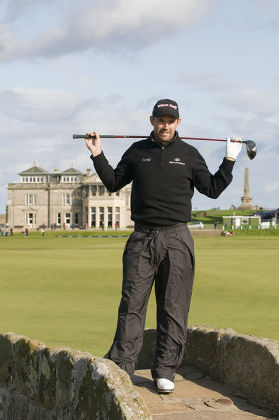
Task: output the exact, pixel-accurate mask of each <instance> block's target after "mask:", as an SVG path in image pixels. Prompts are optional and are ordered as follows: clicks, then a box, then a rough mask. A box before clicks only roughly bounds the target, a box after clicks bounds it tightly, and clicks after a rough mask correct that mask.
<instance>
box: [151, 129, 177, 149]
mask: <svg viewBox="0 0 279 420" xmlns="http://www.w3.org/2000/svg"><path fill="white" fill-rule="evenodd" d="M148 139H149V140H150V141H152V142H154V143H155V144H158V146H160V147H162V146H163V145H162V143H160V142H159V141H157V140H155V138H154V131H152V132H151V133H150V136H149V138H148ZM177 139H179V135H178V132H177V131H175V133H174V136H173V138H172V139H171V140H170V141H169V142H168V143H167V144H165V145H164V147H167V146H168V145H169V144H170V143H173V142H174V141H175V140H177Z"/></svg>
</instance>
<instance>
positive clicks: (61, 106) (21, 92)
mask: <svg viewBox="0 0 279 420" xmlns="http://www.w3.org/2000/svg"><path fill="white" fill-rule="evenodd" d="M89 102H90V100H82V99H81V98H78V97H77V96H76V95H74V94H71V93H69V92H64V91H57V90H48V89H24V88H15V89H9V90H4V91H2V92H0V111H1V112H2V114H3V115H6V116H7V117H9V118H11V119H13V120H18V121H22V122H24V123H30V122H32V123H36V124H38V123H47V124H57V123H59V122H60V121H61V120H63V121H65V120H69V119H72V118H73V116H75V115H76V114H78V113H79V112H80V111H81V109H84V108H85V107H86V106H87V105H88V103H89Z"/></svg>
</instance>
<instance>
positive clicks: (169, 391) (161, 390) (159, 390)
mask: <svg viewBox="0 0 279 420" xmlns="http://www.w3.org/2000/svg"><path fill="white" fill-rule="evenodd" d="M157 391H158V392H159V394H171V393H172V392H174V389H159V388H157Z"/></svg>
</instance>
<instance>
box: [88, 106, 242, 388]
mask: <svg viewBox="0 0 279 420" xmlns="http://www.w3.org/2000/svg"><path fill="white" fill-rule="evenodd" d="M180 121H181V119H180V116H179V110H178V105H177V103H176V102H175V101H172V100H169V99H162V100H159V101H158V102H157V103H156V104H155V106H154V108H153V111H152V115H151V117H150V122H151V125H152V126H153V131H152V132H151V134H150V136H149V137H148V138H147V139H145V140H141V141H138V142H135V143H134V144H132V145H131V146H130V147H129V148H128V150H127V151H126V152H125V153H124V155H123V156H122V159H121V161H120V162H119V163H118V165H117V167H116V169H113V168H112V167H111V166H110V165H109V163H108V161H107V159H106V157H105V155H104V153H103V151H102V148H101V140H100V137H99V135H98V133H97V132H91V133H89V134H90V135H91V136H95V138H90V139H86V145H87V147H88V149H89V150H90V152H91V154H92V155H91V159H92V160H93V163H94V166H95V170H96V172H97V174H98V176H99V177H100V179H101V180H102V182H103V183H104V185H105V187H106V188H107V189H108V190H109V192H116V191H118V190H120V189H121V188H122V187H124V186H125V185H127V184H129V183H130V182H133V184H132V194H131V219H132V220H133V221H134V222H135V230H134V232H133V233H132V234H131V236H130V237H129V239H128V242H127V244H126V247H125V250H124V255H123V286H122V299H121V302H120V306H119V311H118V324H117V330H116V334H115V337H114V341H113V344H112V346H111V348H110V350H109V353H108V357H109V358H110V359H111V360H113V361H114V362H115V363H116V364H117V365H119V366H120V367H121V368H122V369H124V370H125V371H126V372H127V373H128V374H129V375H130V376H131V377H132V376H133V374H134V369H135V363H136V359H137V356H138V354H139V351H140V349H141V345H142V340H143V332H144V323H145V315H146V309H147V303H148V299H149V296H150V292H151V289H152V286H153V283H154V282H155V293H156V301H157V344H156V354H155V360H154V364H153V367H152V370H151V372H152V376H153V379H154V383H155V385H156V386H157V389H158V391H159V392H161V393H169V392H172V391H173V390H174V378H175V372H176V371H177V369H178V367H179V366H180V364H181V362H182V359H183V354H184V347H185V342H186V333H187V319H188V312H189V307H190V300H191V294H192V285H193V279H194V267H195V259H194V244H193V240H192V237H191V234H190V232H189V230H188V227H187V222H189V221H190V220H191V199H192V196H193V194H194V188H196V189H197V190H198V191H199V192H200V193H202V194H205V195H206V196H208V197H210V198H217V197H219V195H220V194H221V193H222V191H224V190H225V188H226V187H227V186H228V185H229V184H230V182H231V181H232V170H233V166H234V162H235V159H236V158H237V156H238V154H239V153H240V150H241V147H242V143H239V142H232V141H231V139H229V138H228V139H227V143H226V155H225V157H224V159H223V161H222V163H221V165H220V167H219V169H218V171H217V172H216V173H215V174H214V175H212V174H211V173H210V172H209V170H208V168H207V166H206V163H205V161H204V159H203V157H202V156H201V155H200V153H199V152H198V151H197V149H195V148H194V147H193V146H190V145H189V144H187V143H185V142H184V141H182V140H181V139H180V138H179V135H178V132H177V128H178V126H179V124H180Z"/></svg>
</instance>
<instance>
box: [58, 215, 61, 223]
mask: <svg viewBox="0 0 279 420" xmlns="http://www.w3.org/2000/svg"><path fill="white" fill-rule="evenodd" d="M57 224H58V225H61V213H57Z"/></svg>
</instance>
